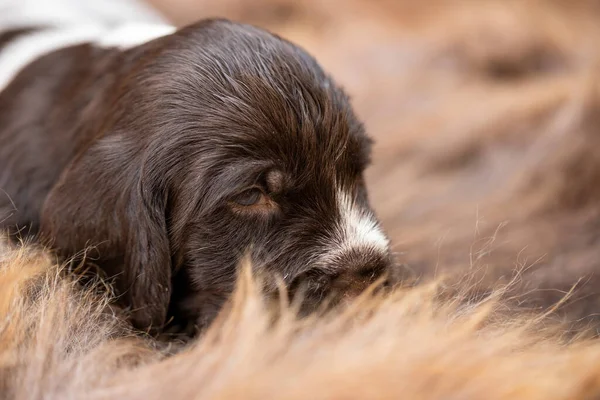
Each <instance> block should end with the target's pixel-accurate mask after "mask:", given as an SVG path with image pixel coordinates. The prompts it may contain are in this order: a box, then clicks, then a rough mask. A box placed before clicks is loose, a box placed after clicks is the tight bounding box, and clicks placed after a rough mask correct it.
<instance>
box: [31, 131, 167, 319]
mask: <svg viewBox="0 0 600 400" xmlns="http://www.w3.org/2000/svg"><path fill="white" fill-rule="evenodd" d="M141 148H143V145H142V144H141V143H139V142H137V143H132V142H128V141H126V140H125V139H124V137H123V136H121V135H111V136H110V137H105V138H103V139H101V140H99V141H98V142H97V143H96V144H94V145H93V146H92V147H90V148H89V149H87V150H86V151H85V152H84V153H83V154H81V155H80V156H79V157H77V158H76V159H75V161H74V162H73V163H72V164H71V165H70V166H69V167H68V168H67V169H66V170H65V172H64V173H63V175H62V176H61V178H60V179H59V181H58V183H57V184H56V185H55V186H54V188H53V189H52V191H51V192H50V194H49V196H48V198H47V199H46V202H45V203H44V207H43V210H42V216H41V220H42V224H41V229H40V231H41V236H42V240H43V242H44V243H46V244H47V245H48V246H49V247H51V248H53V249H55V250H56V251H57V252H58V253H59V254H60V255H62V256H63V257H72V256H74V255H76V254H82V253H83V252H85V251H86V250H87V249H88V248H90V247H92V248H94V249H96V251H94V252H93V254H94V260H93V262H94V264H96V265H98V266H99V267H100V268H101V269H102V270H103V272H105V274H106V275H107V276H108V277H115V286H116V289H117V292H118V294H119V296H120V299H121V301H122V302H123V303H124V305H125V306H126V307H128V308H130V311H131V316H132V322H133V323H134V325H135V326H136V327H138V328H140V329H153V330H154V329H157V328H160V327H161V326H162V325H163V324H164V323H165V319H166V315H167V310H168V305H169V299H170V297H171V257H170V248H169V239H168V233H167V226H166V216H165V215H166V205H167V196H168V190H167V188H166V186H162V185H166V182H165V181H166V179H165V176H164V173H161V171H159V169H160V163H158V162H153V161H154V160H152V159H149V158H148V157H146V156H145V154H144V153H145V152H144V151H142V150H140V149H141ZM163 172H164V171H163ZM95 257H97V258H95Z"/></svg>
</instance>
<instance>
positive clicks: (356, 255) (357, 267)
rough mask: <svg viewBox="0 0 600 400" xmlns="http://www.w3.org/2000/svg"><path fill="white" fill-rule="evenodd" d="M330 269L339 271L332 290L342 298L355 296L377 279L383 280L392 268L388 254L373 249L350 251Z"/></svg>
mask: <svg viewBox="0 0 600 400" xmlns="http://www.w3.org/2000/svg"><path fill="white" fill-rule="evenodd" d="M335 264H337V265H332V266H331V268H334V269H336V270H338V271H341V272H340V273H339V274H338V276H337V277H336V279H335V280H334V282H333V285H332V286H333V289H334V290H335V291H336V292H339V293H343V294H344V296H353V295H357V294H359V293H360V292H362V291H363V290H364V289H366V288H367V287H368V286H370V285H372V284H373V283H375V282H376V281H377V280H379V279H385V277H386V275H387V273H388V270H389V269H390V267H391V266H392V260H391V258H390V256H389V254H387V253H385V252H380V251H376V250H374V249H364V250H352V251H349V252H347V253H346V254H345V255H343V256H342V257H339V258H338V260H336V261H335Z"/></svg>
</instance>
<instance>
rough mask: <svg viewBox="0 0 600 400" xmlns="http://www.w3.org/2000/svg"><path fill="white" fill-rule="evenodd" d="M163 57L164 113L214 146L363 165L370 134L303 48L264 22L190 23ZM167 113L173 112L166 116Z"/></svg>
mask: <svg viewBox="0 0 600 400" xmlns="http://www.w3.org/2000/svg"><path fill="white" fill-rule="evenodd" d="M175 36H176V37H180V38H181V39H182V40H180V41H172V42H171V43H172V48H171V49H169V50H167V51H166V56H165V57H163V58H162V60H164V62H165V63H167V65H168V66H169V68H168V69H167V68H164V69H165V70H169V71H173V69H175V71H176V72H177V73H175V74H173V73H170V75H169V77H168V78H167V79H165V80H166V81H167V82H168V83H166V84H161V85H162V88H163V89H166V90H167V92H166V96H164V98H167V99H170V100H169V102H168V104H166V107H164V108H165V109H167V110H173V113H172V114H169V115H168V118H170V119H171V120H177V121H180V122H182V123H181V124H180V125H181V126H183V127H185V129H186V130H187V131H188V132H189V131H196V132H202V133H204V132H207V131H208V133H209V134H208V135H204V136H203V137H204V138H206V140H209V139H208V138H210V140H211V142H212V144H213V148H214V149H219V151H222V152H228V153H230V154H232V155H240V156H245V157H251V158H257V159H263V160H264V159H267V160H274V161H277V162H278V163H279V164H280V165H281V166H282V167H285V169H287V170H288V171H290V170H291V172H299V171H305V172H306V171H311V173H312V174H313V176H314V174H315V171H320V172H322V173H323V172H325V171H329V172H332V171H334V170H339V169H344V168H346V169H350V170H352V171H351V172H355V170H362V168H364V165H366V163H367V162H368V156H369V144H370V141H369V139H368V138H367V137H366V136H365V134H364V131H363V128H362V125H361V124H360V122H359V121H358V120H357V118H356V117H355V115H354V113H353V111H352V108H351V106H350V103H349V100H348V98H347V96H346V95H345V94H344V93H343V91H342V90H341V89H340V88H339V87H338V86H337V85H335V84H334V82H333V81H332V80H331V79H330V77H329V76H328V75H327V74H326V73H325V72H324V71H323V70H322V69H321V67H320V66H319V65H318V63H317V62H316V61H315V60H314V59H313V57H311V56H310V55H309V54H308V53H306V52H305V51H304V50H302V49H301V48H299V47H298V46H295V45H294V44H292V43H290V42H288V41H285V40H283V39H281V38H279V37H277V36H275V35H272V34H270V33H268V32H265V31H263V30H260V29H257V28H254V27H251V26H247V25H242V24H236V23H231V22H227V21H221V20H216V21H210V22H203V23H201V24H198V25H195V26H191V27H189V28H186V29H184V30H182V31H180V32H178V33H177V34H176V35H175ZM173 114H175V115H176V116H175V117H173Z"/></svg>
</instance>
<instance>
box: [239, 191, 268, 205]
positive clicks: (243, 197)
mask: <svg viewBox="0 0 600 400" xmlns="http://www.w3.org/2000/svg"><path fill="white" fill-rule="evenodd" d="M232 200H233V201H234V202H235V203H237V204H239V205H240V206H245V207H250V206H255V205H259V204H264V203H266V201H267V199H266V196H265V194H264V193H263V192H262V190H260V189H258V188H252V189H248V190H245V191H243V192H242V193H240V194H238V195H236V196H235V197H234V198H233V199H232Z"/></svg>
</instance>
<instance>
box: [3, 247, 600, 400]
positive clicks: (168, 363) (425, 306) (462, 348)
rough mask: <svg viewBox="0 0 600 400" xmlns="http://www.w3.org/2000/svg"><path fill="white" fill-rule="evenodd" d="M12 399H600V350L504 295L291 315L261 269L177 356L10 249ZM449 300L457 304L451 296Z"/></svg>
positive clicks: (6, 265)
mask: <svg viewBox="0 0 600 400" xmlns="http://www.w3.org/2000/svg"><path fill="white" fill-rule="evenodd" d="M0 259H1V260H2V261H1V265H0V321H1V322H0V371H1V375H0V377H1V380H0V382H1V385H2V387H1V388H0V393H2V398H7V399H8V398H10V399H38V398H39V399H41V398H44V399H59V398H60V399H69V398H71V399H82V398H86V399H114V398H127V399H144V400H148V399H163V398H177V399H235V398H245V399H265V398H279V399H306V398H311V399H388V398H407V399H442V398H444V399H448V398H460V399H465V400H468V399H489V400H494V399H515V398H525V399H545V400H548V399H570V400H576V399H590V398H595V396H598V395H600V379H599V378H600V374H599V371H598V368H597V366H598V363H599V362H600V343H597V342H595V341H583V340H581V341H575V342H573V343H571V344H568V343H566V342H565V341H563V340H561V338H560V330H559V329H558V327H552V326H551V325H548V324H547V321H545V319H544V318H543V316H531V315H530V316H528V317H525V316H523V317H516V316H513V317H512V318H511V319H506V318H505V317H499V315H500V314H499V311H502V309H501V307H500V306H501V304H500V303H499V302H497V300H496V297H495V296H493V295H492V296H490V297H489V298H486V299H484V300H482V301H480V302H477V303H474V304H471V305H465V304H466V303H465V302H464V301H462V300H461V299H460V298H454V299H453V301H448V300H445V301H440V300H439V298H440V296H439V294H440V291H443V286H438V285H433V284H431V285H426V286H421V287H417V288H412V289H406V290H398V291H397V292H395V293H394V294H392V295H388V296H384V297H381V296H377V295H369V294H366V295H364V296H362V297H360V298H359V299H357V300H356V301H355V302H353V303H351V304H350V305H348V307H347V308H345V309H343V310H341V309H340V310H338V311H336V312H332V313H330V314H326V315H324V316H321V317H315V318H309V319H305V320H298V319H296V318H295V317H294V313H293V306H289V305H286V304H285V303H282V305H281V308H280V309H279V312H278V318H275V317H274V314H273V313H272V312H271V308H270V307H269V306H267V304H266V303H265V302H264V301H263V300H262V298H261V296H260V293H259V291H258V290H257V287H258V286H257V285H256V284H255V283H254V280H253V279H251V276H250V274H249V272H248V271H249V268H244V269H243V272H244V273H243V274H242V277H241V280H240V284H239V285H238V288H237V290H236V293H235V295H234V296H233V299H232V302H231V303H230V304H229V306H228V307H227V308H226V309H225V310H224V312H223V313H222V314H221V315H220V317H219V318H218V320H217V321H216V323H215V324H214V325H213V326H212V328H211V329H210V330H209V331H208V332H207V333H206V334H205V335H204V336H203V337H202V338H200V339H199V340H198V341H197V342H196V343H192V344H191V345H190V346H189V347H188V348H186V349H184V350H183V351H181V352H180V353H178V354H176V355H174V356H172V357H169V358H164V357H163V356H162V354H161V353H160V351H158V350H156V349H155V348H154V347H153V346H152V343H151V342H150V340H145V339H142V338H133V337H131V336H130V335H129V334H128V333H127V331H126V330H125V329H123V328H122V327H121V326H120V323H119V321H118V317H115V316H114V315H112V314H111V313H110V312H107V310H106V307H105V306H106V299H103V298H100V297H98V296H97V295H94V294H93V293H92V292H91V291H90V289H81V288H78V287H77V286H76V285H75V284H74V283H72V282H69V281H68V280H66V279H62V278H58V276H59V271H58V268H57V267H56V266H55V265H53V264H52V262H51V261H50V259H49V258H48V256H47V255H45V254H44V253H43V252H38V251H33V250H21V251H14V250H8V249H4V250H3V251H2V253H1V257H0ZM442 297H444V296H442Z"/></svg>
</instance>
